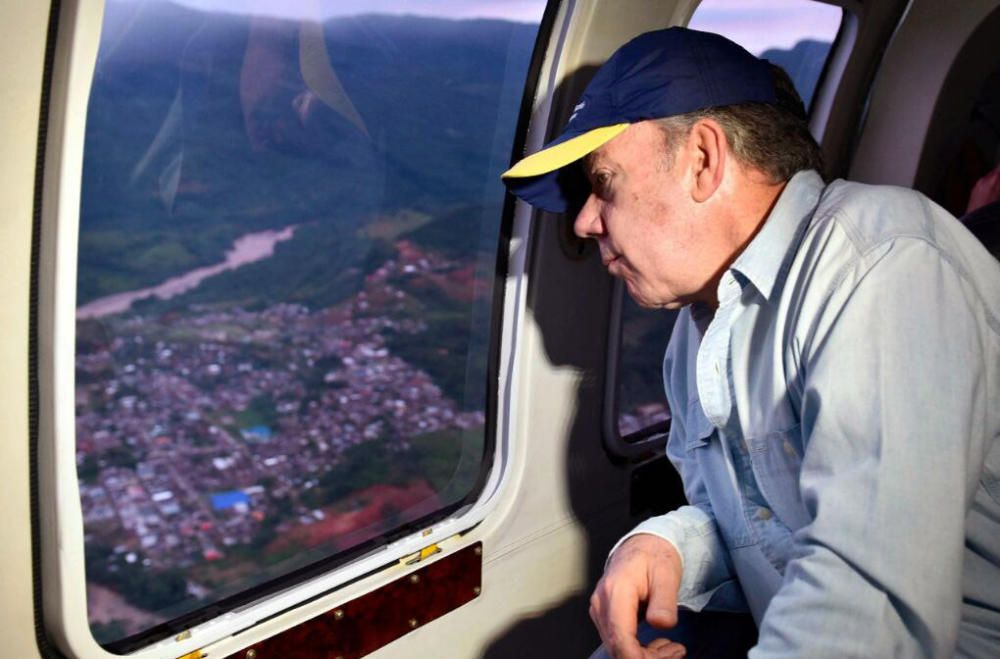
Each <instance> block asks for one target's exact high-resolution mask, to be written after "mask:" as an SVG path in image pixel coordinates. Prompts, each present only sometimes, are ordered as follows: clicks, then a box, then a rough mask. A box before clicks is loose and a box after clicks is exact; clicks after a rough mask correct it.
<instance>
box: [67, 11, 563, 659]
mask: <svg viewBox="0 0 1000 659" xmlns="http://www.w3.org/2000/svg"><path fill="white" fill-rule="evenodd" d="M544 5H545V2H544V0H537V1H534V2H531V1H529V2H519V3H511V4H508V5H500V4H495V3H494V4H493V5H490V3H481V4H479V5H477V4H476V3H472V4H470V5H469V6H467V7H464V8H462V10H461V11H462V14H461V15H460V17H456V16H455V15H454V14H452V15H450V16H445V15H443V14H442V15H433V11H436V10H433V8H432V9H429V10H427V11H428V12H431V13H427V14H426V15H415V14H418V13H419V11H418V10H417V9H416V6H415V5H413V4H412V3H409V2H406V1H404V0H399V1H398V2H392V1H385V2H379V3H377V4H376V5H372V4H370V3H361V2H350V3H345V2H343V1H342V0H329V1H325V2H312V3H287V2H281V1H280V0H273V1H271V0H267V1H262V2H255V3H253V4H252V6H253V7H254V8H255V9H254V10H253V11H252V12H251V11H250V10H247V9H246V6H248V5H247V4H246V3H244V2H240V1H239V0H178V1H176V2H168V1H166V0H129V1H127V2H126V1H124V0H109V1H108V3H107V6H106V11H105V14H104V23H103V31H102V36H101V43H100V48H99V53H98V59H97V66H96V70H95V74H94V79H93V85H92V88H91V95H90V101H89V111H88V119H87V128H86V138H85V147H84V172H83V187H82V198H81V212H80V234H79V264H78V273H77V275H78V276H77V300H78V306H77V309H76V401H75V404H76V459H77V467H78V469H77V473H78V477H79V486H80V500H81V504H82V511H83V518H84V535H85V560H86V578H87V599H88V619H89V622H90V627H91V631H92V633H93V634H94V637H95V639H96V640H97V641H98V642H100V643H101V644H103V645H105V647H107V648H109V649H112V650H114V651H128V650H130V649H131V648H134V647H138V646H141V645H144V644H146V643H148V642H151V641H153V640H156V639H157V638H163V637H165V636H167V635H169V634H171V633H175V632H176V630H177V629H179V628H182V627H184V626H185V625H186V624H188V623H190V622H191V621H196V620H199V619H205V618H207V617H211V616H214V615H217V614H219V613H221V612H222V611H224V610H227V609H232V608H233V607H235V606H238V605H241V604H243V603H245V602H247V601H250V600H252V599H255V598H258V597H260V596H262V595H264V594H267V593H270V592H274V591H275V590H277V589H278V588H284V587H287V586H288V585H290V583H291V582H292V581H293V580H301V579H303V578H306V577H308V576H311V575H314V574H317V573H318V572H319V571H321V570H328V569H330V568H331V567H333V566H334V565H336V564H338V563H340V562H343V561H345V560H347V559H350V558H353V557H356V556H358V555H360V554H361V553H363V552H365V551H367V550H369V549H371V548H373V547H374V546H376V545H378V544H384V543H385V542H387V541H390V540H392V539H394V538H397V537H400V536H401V535H404V534H407V533H412V532H413V531H414V530H416V528H417V527H419V526H424V525H426V524H428V523H430V522H432V521H433V520H435V519H439V518H442V517H444V516H446V515H448V514H451V513H453V512H454V511H456V510H457V509H458V508H460V507H461V506H462V505H464V504H466V503H468V502H471V501H474V500H475V498H476V497H477V495H478V493H479V491H480V490H481V488H482V484H483V482H484V479H485V476H486V474H487V471H488V469H489V467H490V464H491V460H492V449H493V446H492V439H491V437H490V433H489V432H488V431H487V428H488V426H489V425H490V423H491V420H490V419H488V418H487V398H488V396H489V393H490V391H489V385H488V378H487V374H486V372H487V367H488V361H489V359H490V358H491V355H492V352H491V349H490V345H491V336H490V326H491V318H492V316H491V314H494V313H496V311H495V310H494V309H495V307H496V308H498V305H495V304H494V282H495V278H496V263H497V246H498V241H499V232H500V218H501V206H502V203H503V199H504V190H503V186H502V185H501V183H500V178H499V175H500V173H501V172H502V171H503V170H504V169H505V168H506V166H507V165H508V163H509V159H510V152H511V143H512V141H513V138H514V127H515V125H516V123H517V115H518V111H519V103H520V99H521V94H522V90H523V84H524V79H525V76H526V73H527V70H528V66H529V60H530V58H531V53H532V48H533V45H534V40H535V36H536V33H537V31H538V25H539V21H540V19H541V15H542V11H543V9H544ZM376 6H377V11H378V12H379V13H371V12H373V11H376V10H375V9H374V7H376ZM421 6H426V7H432V3H431V4H426V3H425V5H421ZM449 6H451V5H449ZM303 7H309V8H310V9H311V11H312V13H310V14H309V15H305V13H306V10H305V9H303ZM440 11H442V12H443V11H444V10H440ZM477 11H478V12H479V13H477ZM490 12H492V13H490Z"/></svg>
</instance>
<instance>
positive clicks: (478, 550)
mask: <svg viewBox="0 0 1000 659" xmlns="http://www.w3.org/2000/svg"><path fill="white" fill-rule="evenodd" d="M472 553H474V554H475V555H476V556H482V555H483V548H482V547H481V546H480V545H476V548H475V549H473V550H472Z"/></svg>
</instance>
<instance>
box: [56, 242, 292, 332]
mask: <svg viewBox="0 0 1000 659" xmlns="http://www.w3.org/2000/svg"><path fill="white" fill-rule="evenodd" d="M293 235H295V227H294V226H287V227H285V228H284V229H281V230H278V231H276V230H269V231H259V232H257V233H248V234H246V235H243V236H240V237H239V238H237V239H236V240H235V241H234V242H233V246H232V247H231V248H230V249H229V251H227V252H226V258H225V260H224V261H222V262H221V263H216V264H215V265H207V266H204V267H201V268H195V269H194V270H191V271H189V272H185V273H184V274H182V275H177V276H176V277H171V278H170V279H167V280H166V281H164V282H163V283H160V284H157V285H156V286H150V287H149V288H141V289H138V290H135V291H125V292H124V293H115V294H114V295H108V296H106V297H102V298H98V299H96V300H91V301H90V302H88V303H87V304H85V305H83V306H82V307H77V310H76V318H77V320H84V319H87V318H100V317H102V316H110V315H111V314H116V313H121V312H122V311H126V310H127V309H128V308H129V307H130V306H132V303H133V302H135V301H136V300H141V299H143V298H147V297H150V296H154V295H155V296H156V297H158V298H160V299H161V300H167V299H170V298H172V297H174V296H175V295H180V294H181V293H185V292H187V291H189V290H191V289H192V288H196V287H197V286H198V285H199V284H200V283H201V282H202V281H203V280H204V279H207V278H208V277H212V276H214V275H217V274H219V273H220V272H225V271H226V270H235V269H236V268H238V267H240V266H241V265H246V264H247V263H253V262H254V261H260V260H262V259H266V258H270V257H271V256H273V255H274V247H275V245H277V244H278V243H281V242H284V241H286V240H290V239H291V238H292V236H293Z"/></svg>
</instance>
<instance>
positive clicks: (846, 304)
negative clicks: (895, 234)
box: [750, 238, 997, 659]
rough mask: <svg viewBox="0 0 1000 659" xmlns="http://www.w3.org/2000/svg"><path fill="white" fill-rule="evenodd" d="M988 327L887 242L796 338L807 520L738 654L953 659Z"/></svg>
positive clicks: (982, 434) (979, 449) (982, 425)
mask: <svg viewBox="0 0 1000 659" xmlns="http://www.w3.org/2000/svg"><path fill="white" fill-rule="evenodd" d="M985 314H986V312H985V310H984V305H983V303H982V300H980V299H979V298H978V293H977V291H976V290H975V289H974V287H973V286H972V285H971V284H969V282H968V281H967V279H966V278H965V277H964V276H963V275H962V273H961V272H960V271H959V270H957V268H956V266H954V265H953V264H952V263H951V262H950V261H948V259H947V258H946V257H944V256H943V255H942V254H941V253H940V252H939V251H938V250H937V249H936V248H934V247H932V246H931V245H929V244H927V243H926V242H924V241H922V240H919V239H908V238H897V239H895V240H894V241H893V242H891V243H889V244H886V245H883V246H881V247H880V248H878V250H877V253H874V252H873V253H872V254H869V255H867V256H866V258H865V263H863V264H862V265H859V266H857V267H855V268H854V269H852V270H851V271H850V272H848V273H846V274H845V277H844V279H843V280H842V282H841V283H840V284H839V285H837V286H836V287H835V288H834V290H833V291H832V292H831V295H830V297H829V299H828V301H827V304H826V305H825V306H824V308H823V309H822V310H821V311H820V312H819V313H818V314H817V317H816V318H814V319H811V320H810V321H809V322H810V327H809V330H808V332H807V333H804V334H797V339H796V340H797V341H798V342H800V346H799V347H800V349H801V353H800V354H801V370H800V373H799V376H798V377H799V382H800V384H801V387H802V388H801V391H802V402H801V416H800V420H801V423H802V429H803V436H804V441H805V443H806V449H805V455H804V458H803V466H802V472H801V475H800V480H799V488H800V492H801V494H802V500H803V502H804V504H805V506H806V508H807V511H808V513H809V518H810V520H811V521H810V522H809V523H808V524H807V525H806V526H805V527H803V528H801V529H800V530H799V531H798V532H796V534H795V536H794V548H793V560H791V561H790V562H789V564H788V567H787V569H786V571H785V575H784V580H783V583H782V586H781V588H780V589H779V591H778V593H777V594H776V595H775V597H774V599H773V600H772V601H771V603H770V605H769V607H768V609H767V612H766V614H765V616H764V619H763V621H762V624H761V629H760V641H759V645H758V646H757V648H755V649H754V650H753V651H752V652H751V653H750V656H751V657H753V658H756V659H760V658H762V657H801V656H811V657H920V656H927V657H930V656H934V657H943V656H952V655H953V653H954V648H955V643H956V639H957V636H958V626H959V619H960V612H961V604H962V569H963V555H964V548H965V530H964V525H965V518H966V511H967V510H968V506H969V503H970V501H971V498H972V496H973V494H974V492H975V487H976V484H977V482H978V479H979V472H980V471H981V469H982V464H983V459H984V454H985V450H986V445H987V439H986V437H987V435H988V432H989V428H988V427H987V423H988V421H987V416H988V415H987V410H989V409H990V407H989V406H990V405H991V404H993V403H991V401H990V397H989V396H990V393H989V388H988V387H987V386H986V382H987V374H986V363H987V360H989V359H994V360H995V359H996V358H997V355H996V353H995V348H994V349H989V348H988V346H991V345H992V346H995V345H996V343H995V342H996V337H995V335H993V334H992V333H991V330H990V328H989V326H988V324H987V322H986V315H985ZM991 350H993V352H991Z"/></svg>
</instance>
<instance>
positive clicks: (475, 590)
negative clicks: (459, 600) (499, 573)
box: [472, 586, 483, 595]
mask: <svg viewBox="0 0 1000 659" xmlns="http://www.w3.org/2000/svg"><path fill="white" fill-rule="evenodd" d="M472 592H473V593H475V594H476V595H478V594H479V593H481V592H483V589H482V588H480V587H479V586H475V587H473V589H472Z"/></svg>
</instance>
